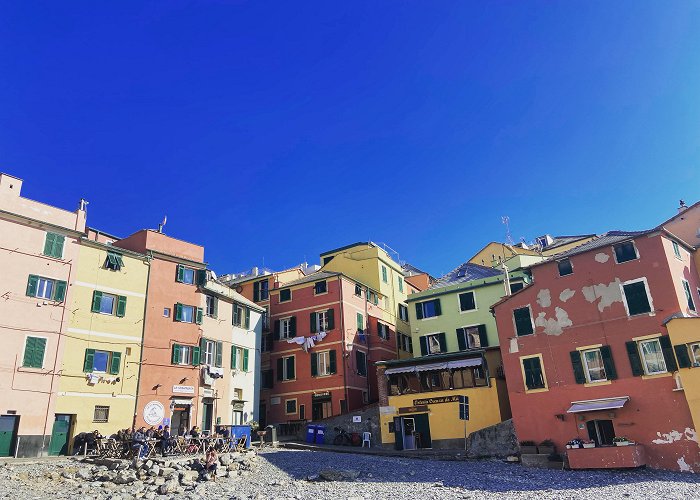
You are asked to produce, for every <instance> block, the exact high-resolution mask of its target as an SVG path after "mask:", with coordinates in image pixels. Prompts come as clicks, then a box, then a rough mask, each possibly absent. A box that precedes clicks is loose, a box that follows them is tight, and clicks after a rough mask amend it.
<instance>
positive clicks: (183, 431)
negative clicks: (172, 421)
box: [177, 424, 187, 436]
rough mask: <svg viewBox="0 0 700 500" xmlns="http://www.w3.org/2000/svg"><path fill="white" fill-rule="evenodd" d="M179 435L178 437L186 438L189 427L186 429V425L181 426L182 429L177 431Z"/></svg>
mask: <svg viewBox="0 0 700 500" xmlns="http://www.w3.org/2000/svg"><path fill="white" fill-rule="evenodd" d="M177 435H178V436H186V435H187V427H185V424H180V427H179V428H178V430H177Z"/></svg>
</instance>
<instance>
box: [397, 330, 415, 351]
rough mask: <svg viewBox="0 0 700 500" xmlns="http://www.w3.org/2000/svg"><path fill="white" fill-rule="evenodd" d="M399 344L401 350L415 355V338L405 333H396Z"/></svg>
mask: <svg viewBox="0 0 700 500" xmlns="http://www.w3.org/2000/svg"><path fill="white" fill-rule="evenodd" d="M396 338H397V344H398V347H399V349H400V350H402V351H403V352H407V353H409V354H413V338H412V337H411V336H410V335H406V334H405V333H401V332H396Z"/></svg>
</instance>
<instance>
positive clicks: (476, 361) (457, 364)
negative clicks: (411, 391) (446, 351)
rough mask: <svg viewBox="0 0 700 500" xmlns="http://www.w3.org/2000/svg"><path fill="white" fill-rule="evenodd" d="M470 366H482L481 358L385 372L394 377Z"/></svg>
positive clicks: (398, 368) (403, 367)
mask: <svg viewBox="0 0 700 500" xmlns="http://www.w3.org/2000/svg"><path fill="white" fill-rule="evenodd" d="M468 366H481V358H469V359H460V360H457V361H449V362H442V363H429V364H425V365H413V366H399V367H396V368H389V369H387V370H386V371H385V372H384V375H394V374H396V373H414V372H427V371H431V370H448V369H455V368H465V367H468Z"/></svg>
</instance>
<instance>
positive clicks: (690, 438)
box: [493, 226, 700, 471]
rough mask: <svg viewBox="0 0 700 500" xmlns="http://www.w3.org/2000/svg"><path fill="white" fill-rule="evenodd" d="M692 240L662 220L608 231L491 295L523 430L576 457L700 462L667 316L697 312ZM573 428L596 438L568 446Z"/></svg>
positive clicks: (587, 462) (687, 465) (600, 463)
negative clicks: (587, 444) (526, 282)
mask: <svg viewBox="0 0 700 500" xmlns="http://www.w3.org/2000/svg"><path fill="white" fill-rule="evenodd" d="M691 252H692V247H691V246H690V245H689V244H688V243H686V242H684V241H683V240H682V239H679V238H677V237H675V236H674V235H672V234H670V233H668V232H666V231H665V230H664V229H663V228H662V227H661V226H660V227H658V228H655V229H652V230H649V231H642V232H622V231H612V232H609V233H606V234H604V235H602V236H600V237H597V238H595V239H593V240H592V241H589V242H587V243H585V244H583V245H581V246H579V247H576V248H574V249H572V250H568V251H566V252H563V253H561V254H558V255H556V256H554V257H552V258H551V259H550V260H547V261H545V262H543V263H541V264H537V265H535V266H533V267H532V276H533V284H532V285H530V286H527V287H525V288H524V289H522V290H520V291H519V292H516V293H515V294H513V295H511V296H510V297H506V298H504V299H503V300H502V301H501V302H499V303H497V304H495V305H494V306H493V310H494V312H495V315H496V322H497V325H498V334H499V338H500V345H501V352H502V354H503V364H504V368H505V374H506V379H507V383H508V394H509V398H510V403H511V408H512V411H513V421H514V423H515V429H516V432H517V435H518V439H520V440H526V441H535V442H537V443H539V442H541V441H543V440H547V439H551V440H552V441H554V444H555V445H556V448H557V451H558V452H560V453H561V452H566V453H567V454H568V455H569V462H570V465H571V467H574V468H595V467H613V468H614V467H635V466H639V465H644V464H647V465H649V466H650V467H654V468H663V469H670V470H685V471H700V448H699V447H698V440H697V433H696V430H695V429H694V426H693V421H692V419H691V414H690V411H689V408H688V404H687V401H686V398H685V396H684V394H683V391H682V389H681V388H680V387H679V381H678V380H677V370H678V361H677V359H676V355H675V350H674V347H673V346H672V344H671V341H670V339H669V336H668V332H667V330H666V326H665V325H666V321H667V320H668V319H669V318H671V317H674V316H696V315H697V307H698V305H700V297H699V296H698V286H699V285H700V283H698V278H697V276H698V274H697V270H696V268H695V262H694V260H693V259H692V255H691ZM574 438H578V439H581V440H584V441H592V442H594V443H595V449H578V447H577V448H576V449H570V450H567V449H566V444H567V443H568V442H569V441H570V440H572V439H574ZM622 438H628V441H631V442H633V443H634V444H632V445H629V446H627V447H624V448H621V447H619V445H618V446H616V444H617V442H619V441H621V440H622Z"/></svg>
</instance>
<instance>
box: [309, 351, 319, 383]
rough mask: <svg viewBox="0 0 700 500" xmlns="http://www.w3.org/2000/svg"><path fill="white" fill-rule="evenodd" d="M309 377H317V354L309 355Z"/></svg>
mask: <svg viewBox="0 0 700 500" xmlns="http://www.w3.org/2000/svg"><path fill="white" fill-rule="evenodd" d="M311 376H312V377H318V354H316V353H315V352H312V353H311Z"/></svg>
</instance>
